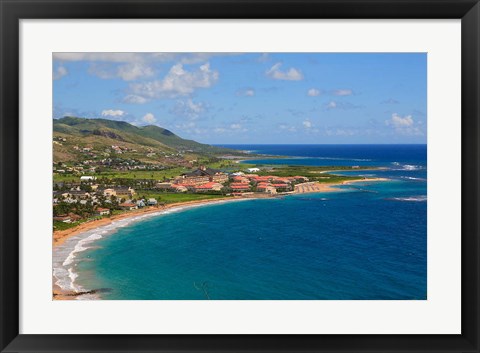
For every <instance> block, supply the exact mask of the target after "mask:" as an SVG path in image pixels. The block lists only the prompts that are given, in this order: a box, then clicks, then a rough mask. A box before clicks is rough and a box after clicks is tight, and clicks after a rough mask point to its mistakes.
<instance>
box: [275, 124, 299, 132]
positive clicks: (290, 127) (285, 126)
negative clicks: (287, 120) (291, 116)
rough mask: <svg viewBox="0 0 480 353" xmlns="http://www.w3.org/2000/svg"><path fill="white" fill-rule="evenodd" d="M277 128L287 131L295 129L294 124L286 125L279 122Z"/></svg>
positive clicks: (294, 130)
mask: <svg viewBox="0 0 480 353" xmlns="http://www.w3.org/2000/svg"><path fill="white" fill-rule="evenodd" d="M278 128H279V129H280V130H283V131H288V132H296V131H297V128H296V127H295V126H289V125H286V124H280V125H279V126H278Z"/></svg>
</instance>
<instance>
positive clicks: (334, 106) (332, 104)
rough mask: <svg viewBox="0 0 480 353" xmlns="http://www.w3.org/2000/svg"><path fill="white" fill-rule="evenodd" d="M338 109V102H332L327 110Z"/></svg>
mask: <svg viewBox="0 0 480 353" xmlns="http://www.w3.org/2000/svg"><path fill="white" fill-rule="evenodd" d="M336 107H337V102H334V101H331V102H328V104H327V109H335V108H336Z"/></svg>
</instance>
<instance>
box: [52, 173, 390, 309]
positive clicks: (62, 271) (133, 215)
mask: <svg viewBox="0 0 480 353" xmlns="http://www.w3.org/2000/svg"><path fill="white" fill-rule="evenodd" d="M388 180H389V179H386V178H368V179H367V178H362V179H354V180H346V181H343V182H341V183H332V184H324V183H320V188H319V189H318V190H317V191H313V192H307V193H323V192H341V191H346V190H345V189H340V188H336V186H341V185H348V184H352V183H360V182H377V181H388ZM307 193H298V192H297V193H295V192H288V193H280V194H276V195H266V194H259V195H248V196H245V197H224V198H218V199H207V200H194V201H186V202H177V203H172V204H169V205H165V206H161V207H158V206H157V207H155V206H150V207H145V208H142V209H141V210H136V211H131V212H126V213H123V214H119V215H115V216H111V217H108V218H102V219H97V220H92V221H89V222H85V223H82V224H80V225H78V226H76V227H73V228H70V229H66V230H59V231H54V232H53V236H52V248H53V249H52V250H53V263H52V265H53V267H52V269H53V276H52V298H53V300H79V299H99V296H98V295H97V293H98V290H90V289H85V288H82V287H81V286H78V285H76V284H74V282H75V279H76V278H77V277H78V274H77V273H76V272H75V271H74V267H75V266H76V264H74V259H75V254H76V253H77V252H82V251H84V250H87V249H88V248H89V247H87V244H90V243H92V242H95V241H96V240H97V239H100V238H102V237H103V236H102V235H106V234H112V233H114V232H115V230H116V229H117V228H119V227H122V226H126V225H129V224H130V223H131V222H136V221H140V220H142V219H145V218H150V217H154V216H158V215H162V214H166V213H169V211H170V212H172V211H177V210H184V209H188V208H193V207H199V206H204V205H209V204H221V203H227V202H228V203H230V202H235V201H246V200H256V199H270V198H271V199H274V198H278V197H283V196H289V195H302V194H307ZM114 223H117V224H114ZM62 284H63V286H62ZM67 286H68V287H69V288H70V289H68V288H65V287H67Z"/></svg>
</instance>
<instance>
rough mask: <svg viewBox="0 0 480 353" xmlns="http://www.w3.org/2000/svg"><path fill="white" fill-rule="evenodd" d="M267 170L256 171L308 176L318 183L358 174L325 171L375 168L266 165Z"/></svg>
mask: <svg viewBox="0 0 480 353" xmlns="http://www.w3.org/2000/svg"><path fill="white" fill-rule="evenodd" d="M267 168H271V169H269V170H262V171H260V172H258V173H257V174H259V175H275V176H279V177H289V176H296V175H301V176H305V177H307V178H309V179H310V180H311V181H318V182H320V183H339V182H342V181H346V180H353V179H358V176H344V175H335V174H331V173H327V171H333V170H335V171H343V170H345V171H346V170H355V171H356V170H371V169H375V168H356V169H352V167H339V166H326V167H307V166H278V165H276V166H273V165H271V166H268V167H267Z"/></svg>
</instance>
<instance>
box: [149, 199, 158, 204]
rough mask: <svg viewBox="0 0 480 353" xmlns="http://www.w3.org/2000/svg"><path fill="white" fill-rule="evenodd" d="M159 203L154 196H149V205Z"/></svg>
mask: <svg viewBox="0 0 480 353" xmlns="http://www.w3.org/2000/svg"><path fill="white" fill-rule="evenodd" d="M157 204H158V201H157V200H155V199H154V198H149V199H148V201H147V205H148V206H156V205H157Z"/></svg>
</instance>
